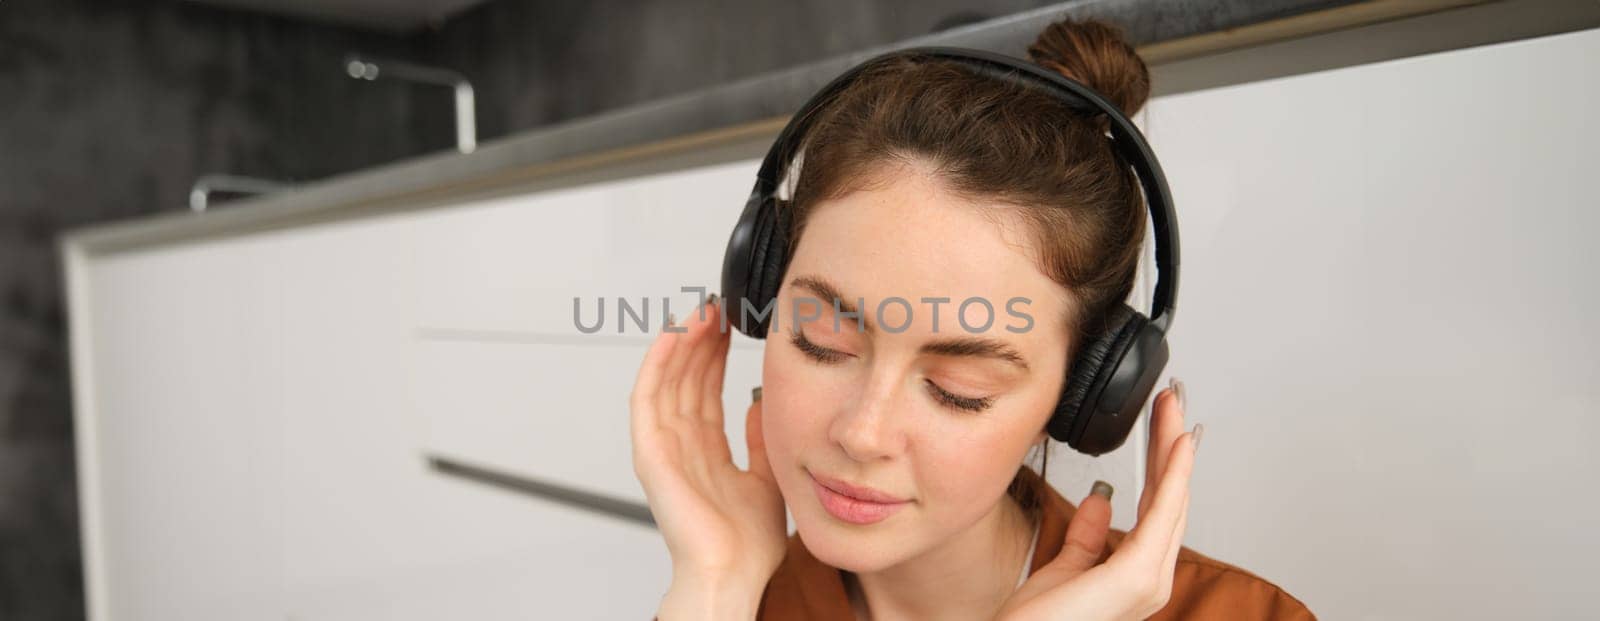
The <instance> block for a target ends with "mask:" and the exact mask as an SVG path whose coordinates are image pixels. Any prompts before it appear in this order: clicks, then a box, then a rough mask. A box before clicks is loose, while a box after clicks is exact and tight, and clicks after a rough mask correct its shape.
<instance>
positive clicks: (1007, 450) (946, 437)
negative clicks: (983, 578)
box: [916, 413, 1034, 523]
mask: <svg viewBox="0 0 1600 621" xmlns="http://www.w3.org/2000/svg"><path fill="white" fill-rule="evenodd" d="M1014 415H1016V416H1021V413H1016V414H1014ZM937 427H941V426H940V425H934V426H930V427H929V428H928V430H929V431H933V430H934V429H935V428H937ZM946 431H947V433H923V434H921V437H920V438H918V439H919V440H920V443H919V445H918V448H919V449H920V450H918V451H917V455H916V460H917V470H918V480H919V487H920V488H921V489H922V490H924V493H925V494H926V495H927V497H928V498H929V499H930V500H931V501H932V502H931V504H932V505H934V506H937V507H939V512H940V513H941V515H942V516H943V517H942V519H941V520H940V521H942V522H949V523H967V522H971V521H973V520H976V519H978V517H981V516H982V514H983V513H985V512H987V511H988V510H989V509H990V508H991V507H992V506H993V503H992V502H990V501H996V500H998V499H999V498H1000V497H1001V496H1003V495H1005V490H1006V487H1007V486H1009V485H1010V484H1011V480H1012V478H1013V477H1015V476H1016V474H1017V468H1018V467H1019V466H1021V465H1022V459H1023V457H1024V456H1026V455H1027V453H1028V450H1029V448H1031V447H1032V446H1033V439H1034V434H1033V433H1032V431H1031V430H1030V429H1029V428H1028V426H1026V425H1012V426H1009V427H1007V428H1003V429H1001V428H995V429H980V430H973V429H970V428H969V429H965V430H960V429H947V430H946ZM980 499H981V500H982V502H975V501H977V500H980Z"/></svg>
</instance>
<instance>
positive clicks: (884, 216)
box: [762, 164, 1070, 572]
mask: <svg viewBox="0 0 1600 621" xmlns="http://www.w3.org/2000/svg"><path fill="white" fill-rule="evenodd" d="M926 171H927V169H926V168H925V167H924V166H922V165H920V164H917V165H903V166H901V165H896V166H894V167H889V168H885V169H883V170H882V174H883V175H885V176H883V177H879V178H878V180H880V181H882V182H881V183H877V184H873V185H872V186H871V188H870V189H863V190H860V191H857V192H853V193H851V194H849V195H847V196H845V197H843V198H840V199H837V200H833V201H828V202H825V203H822V204H820V205H818V206H817V208H816V209H815V210H814V211H813V213H812V215H811V218H810V220H809V222H808V223H807V225H806V230H805V233H804V235H803V237H802V240H801V243H800V245H799V246H798V247H797V248H796V249H795V255H794V258H793V260H792V262H791V263H790V266H789V268H788V271H787V272H786V275H785V277H784V282H783V285H782V288H781V289H780V291H779V295H778V304H777V306H776V307H775V312H777V313H778V319H777V321H776V322H775V323H774V327H773V328H772V331H771V333H770V334H769V335H768V337H767V345H766V351H765V359H764V367H763V371H762V372H763V377H762V386H763V398H762V404H763V410H762V411H763V418H762V420H763V426H764V433H765V437H766V443H767V453H768V459H769V460H770V461H771V464H772V468H773V472H774V474H775V476H776V477H777V482H778V486H779V488H780V489H781V491H782V492H783V496H784V498H785V501H786V502H787V503H788V506H789V510H790V512H791V513H792V514H793V515H794V520H795V523H796V526H797V528H798V529H799V531H800V536H801V537H802V538H803V539H804V540H805V542H806V546H807V548H808V549H809V550H810V551H811V552H812V554H813V555H815V556H816V557H817V558H818V559H820V560H822V561H824V562H826V563H828V564H830V565H833V566H835V567H839V568H842V569H846V570H850V571H856V572H865V571H877V570H881V569H883V568H886V567H889V566H892V565H895V564H898V563H900V562H902V561H905V560H907V559H910V558H912V557H915V556H918V555H920V554H922V553H925V552H928V551H930V550H932V549H934V548H935V547H936V546H938V545H939V544H941V543H943V542H945V541H949V540H951V539H952V538H955V537H958V536H960V535H961V534H963V533H965V532H969V531H968V529H970V528H971V527H973V526H974V525H975V524H978V523H979V522H980V520H983V519H984V518H985V516H988V515H995V514H993V513H991V512H993V511H995V510H996V509H997V507H999V506H1000V505H999V504H998V503H999V502H1000V500H1001V499H1002V497H1003V496H1004V494H1005V490H1006V487H1007V485H1008V484H1009V483H1010V482H1011V479H1012V477H1013V476H1014V475H1015V474H1016V471H1017V468H1018V466H1019V465H1020V464H1021V462H1022V459H1023V458H1024V457H1025V455H1026V453H1027V451H1028V449H1029V447H1030V446H1032V445H1033V444H1035V443H1037V442H1038V441H1040V440H1041V439H1043V437H1044V433H1043V428H1044V424H1045V422H1046V419H1047V418H1048V417H1049V414H1050V410H1051V408H1052V407H1053V406H1054V405H1055V402H1056V398H1057V396H1058V395H1059V394H1060V390H1061V385H1062V380H1063V377H1064V371H1065V365H1066V346H1067V337H1066V329H1065V326H1062V325H1060V321H1059V319H1058V318H1060V317H1063V316H1065V310H1066V308H1067V304H1069V303H1070V302H1069V301H1068V298H1067V293H1066V291H1065V290H1064V289H1063V288H1062V287H1061V286H1060V285H1058V284H1056V283H1055V282H1054V281H1052V280H1050V279H1049V278H1048V277H1046V276H1045V275H1044V274H1043V273H1042V272H1040V271H1039V269H1038V267H1037V265H1036V263H1035V260H1034V258H1033V256H1032V254H1031V252H1030V251H1029V250H1028V246H1027V245H1026V243H1025V240H1026V238H1025V237H1024V236H1023V235H1022V230H1023V229H1021V228H1020V227H1018V226H1016V225H1015V223H1013V222H1012V221H1011V218H1009V217H1008V216H1003V215H1001V216H998V217H997V214H1005V213H1008V212H1007V209H1008V208H1006V207H1003V206H1000V205H999V204H997V203H996V204H985V203H974V202H972V201H970V200H968V199H964V198H962V197H959V196H956V195H954V194H951V193H950V192H949V191H948V189H947V188H946V187H945V186H944V185H943V184H942V183H941V182H940V181H938V180H937V179H936V178H934V177H932V176H930V175H929V174H928V172H926ZM980 207H992V208H997V209H990V210H987V211H989V213H988V214H986V213H985V211H986V210H985V209H980ZM835 296H837V297H838V298H839V299H840V300H841V304H840V306H841V310H844V311H845V312H848V310H847V309H848V307H849V306H855V307H856V309H857V310H858V311H860V313H861V319H860V322H861V324H862V327H861V328H858V327H857V320H856V319H854V318H852V317H849V316H845V315H842V314H841V315H840V316H838V317H837V319H838V328H837V329H835V327H834V324H835V318H836V314H835V311H834V307H833V299H834V297H835ZM890 298H899V299H901V300H904V301H905V302H906V303H904V304H902V303H899V302H887V303H885V302H884V301H885V300H887V299H890ZM924 298H946V299H947V300H948V301H946V302H939V303H935V302H931V301H924ZM973 298H976V299H980V300H985V301H987V302H988V303H989V304H988V305H989V307H992V309H993V311H992V317H991V312H990V311H989V310H988V309H986V308H985V306H984V304H983V303H982V302H980V301H972V302H970V303H967V304H966V309H965V312H964V314H962V315H961V318H962V319H964V320H965V325H963V323H961V322H958V321H957V319H958V318H957V313H958V312H960V311H961V307H962V304H963V302H965V301H967V300H969V299H973ZM1014 298H1026V299H1027V301H1022V300H1014ZM936 312H937V327H936V326H935V320H936V317H935V314H936ZM985 324H988V325H987V326H985ZM902 326H903V327H904V329H903V330H902V329H901V327H902ZM858 330H865V331H864V332H862V331H858ZM1013 330H1017V331H1018V332H1014V331H1013ZM797 331H798V333H799V337H798V342H797V337H796V332H797ZM814 478H820V479H824V480H830V481H838V482H843V483H845V484H850V485H855V486H860V487H867V488H873V489H875V490H877V491H879V492H881V493H883V494H886V495H888V496H890V497H893V498H897V499H901V500H904V501H905V502H903V503H898V504H893V505H884V504H877V503H873V504H862V503H859V502H855V501H852V500H850V499H848V498H845V497H843V496H840V495H836V494H834V493H832V492H828V491H825V490H821V489H818V487H817V483H815V482H814ZM832 487H839V485H838V484H837V483H835V484H833V485H832ZM843 491H846V492H849V491H850V490H843ZM829 507H832V508H833V510H830V509H829Z"/></svg>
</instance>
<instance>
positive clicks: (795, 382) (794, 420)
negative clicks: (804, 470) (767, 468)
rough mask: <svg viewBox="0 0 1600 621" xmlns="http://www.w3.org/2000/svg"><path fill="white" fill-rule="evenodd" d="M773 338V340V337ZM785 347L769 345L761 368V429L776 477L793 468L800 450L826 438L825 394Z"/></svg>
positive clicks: (776, 344) (802, 363) (806, 369)
mask: <svg viewBox="0 0 1600 621" xmlns="http://www.w3.org/2000/svg"><path fill="white" fill-rule="evenodd" d="M772 338H776V337H772ZM783 346H784V345H783V344H781V343H773V342H771V341H769V342H768V344H767V347H766V353H765V354H764V355H763V359H762V368H761V393H762V394H761V426H762V435H763V438H764V439H765V440H766V444H767V459H768V460H769V461H771V462H772V467H773V469H774V471H778V474H779V476H780V477H781V476H783V473H782V472H781V471H782V470H784V469H790V468H793V467H795V466H796V460H797V456H798V455H799V454H800V453H803V452H804V449H803V447H805V446H807V445H809V444H811V443H814V442H819V441H824V440H826V438H827V430H826V428H821V427H819V426H820V425H823V424H824V423H823V418H824V417H823V416H822V415H821V413H822V412H825V411H827V409H826V408H827V403H826V401H827V398H826V394H827V391H825V390H822V388H824V386H823V385H822V384H820V383H819V380H818V378H816V377H815V376H814V375H815V371H814V370H813V368H811V365H807V364H805V363H804V362H803V361H796V360H792V359H791V357H790V356H786V355H784V354H785V353H786V352H782V351H777V350H778V349H779V348H782V347H783Z"/></svg>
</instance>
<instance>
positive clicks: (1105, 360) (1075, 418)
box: [1046, 304, 1146, 449]
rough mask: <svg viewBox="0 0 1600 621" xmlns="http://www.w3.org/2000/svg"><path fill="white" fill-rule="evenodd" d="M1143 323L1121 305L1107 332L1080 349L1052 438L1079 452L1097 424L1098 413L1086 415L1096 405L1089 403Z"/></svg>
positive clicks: (1051, 427) (1052, 424) (1050, 425)
mask: <svg viewBox="0 0 1600 621" xmlns="http://www.w3.org/2000/svg"><path fill="white" fill-rule="evenodd" d="M1143 319H1144V316H1143V315H1141V314H1139V312H1138V311H1135V310H1133V309H1132V308H1129V307H1128V305H1127V304H1118V305H1116V306H1115V307H1113V308H1112V309H1111V316H1110V317H1108V318H1107V319H1106V330H1105V331H1104V332H1102V333H1100V335H1099V336H1098V337H1095V338H1092V339H1089V340H1088V341H1087V342H1085V343H1084V344H1083V346H1082V347H1080V348H1079V350H1078V354H1077V355H1076V356H1075V357H1074V358H1073V361H1072V367H1071V368H1070V369H1068V371H1067V381H1066V384H1065V385H1063V386H1062V389H1061V400H1060V401H1058V402H1057V403H1056V411H1055V413H1054V414H1052V415H1051V417H1050V422H1049V423H1048V424H1047V425H1046V429H1047V430H1048V431H1049V432H1050V437H1052V438H1055V439H1056V440H1057V441H1060V442H1065V443H1066V444H1067V445H1068V446H1071V447H1072V448H1074V449H1077V448H1079V447H1078V439H1079V438H1081V437H1082V436H1083V429H1084V428H1085V427H1087V426H1088V425H1090V424H1092V423H1093V420H1092V419H1093V416H1094V413H1093V412H1092V411H1086V410H1089V409H1092V408H1090V407H1089V406H1093V405H1094V404H1091V403H1087V401H1088V400H1089V397H1090V394H1091V393H1092V392H1094V391H1095V389H1096V385H1097V384H1103V380H1106V379H1109V376H1110V375H1111V373H1112V372H1114V371H1115V370H1116V365H1117V362H1118V361H1120V360H1121V358H1122V354H1123V353H1124V352H1125V351H1126V350H1127V348H1128V346H1129V344H1130V343H1131V342H1132V341H1133V340H1134V336H1136V335H1137V334H1138V333H1139V329H1140V327H1142V326H1143V325H1144V324H1145V323H1146V322H1145V321H1142V320H1143Z"/></svg>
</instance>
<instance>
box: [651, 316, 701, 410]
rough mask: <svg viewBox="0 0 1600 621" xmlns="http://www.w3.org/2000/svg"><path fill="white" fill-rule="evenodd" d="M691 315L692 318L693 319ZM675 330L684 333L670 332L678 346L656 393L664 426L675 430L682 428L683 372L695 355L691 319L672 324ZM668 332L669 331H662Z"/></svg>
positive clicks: (670, 358)
mask: <svg viewBox="0 0 1600 621" xmlns="http://www.w3.org/2000/svg"><path fill="white" fill-rule="evenodd" d="M693 315H694V314H693V313H691V314H690V318H692V317H693ZM671 326H672V327H674V328H681V329H683V330H684V331H683V332H669V333H668V334H667V335H666V336H667V337H668V338H672V339H676V340H677V341H678V343H677V345H676V346H675V347H674V348H673V351H672V355H671V356H669V357H668V358H667V361H666V365H665V366H666V368H665V369H664V370H663V371H662V372H661V389H660V390H659V391H657V393H656V407H657V408H660V410H661V413H660V414H659V416H660V417H661V424H662V426H671V427H673V428H674V429H675V430H678V431H681V429H678V428H679V427H681V425H680V424H679V423H680V421H679V420H678V418H679V414H681V413H682V410H680V409H679V408H678V392H679V391H680V390H682V388H683V381H682V380H683V372H684V369H685V368H686V367H687V366H688V365H689V359H690V358H691V357H693V355H694V350H695V348H694V336H695V331H694V325H693V322H692V321H690V320H689V318H681V317H680V318H678V319H677V321H676V322H675V323H673V324H671ZM662 331H663V332H667V330H662Z"/></svg>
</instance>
